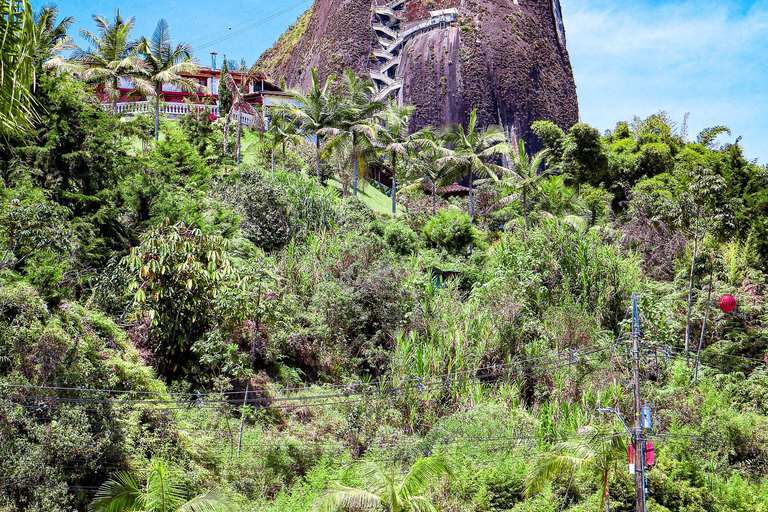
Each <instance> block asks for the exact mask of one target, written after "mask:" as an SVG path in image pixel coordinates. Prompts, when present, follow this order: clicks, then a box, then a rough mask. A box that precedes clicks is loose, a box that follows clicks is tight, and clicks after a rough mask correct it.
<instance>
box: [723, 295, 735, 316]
mask: <svg viewBox="0 0 768 512" xmlns="http://www.w3.org/2000/svg"><path fill="white" fill-rule="evenodd" d="M720 309H722V310H723V311H724V312H726V313H732V312H733V311H735V310H736V299H735V298H734V296H733V295H723V296H722V297H720Z"/></svg>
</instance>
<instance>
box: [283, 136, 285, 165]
mask: <svg viewBox="0 0 768 512" xmlns="http://www.w3.org/2000/svg"><path fill="white" fill-rule="evenodd" d="M283 172H285V141H283Z"/></svg>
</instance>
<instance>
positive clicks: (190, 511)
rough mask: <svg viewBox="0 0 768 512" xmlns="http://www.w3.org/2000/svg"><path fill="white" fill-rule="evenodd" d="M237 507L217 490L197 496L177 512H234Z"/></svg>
mask: <svg viewBox="0 0 768 512" xmlns="http://www.w3.org/2000/svg"><path fill="white" fill-rule="evenodd" d="M234 510H235V507H234V506H233V505H232V504H231V503H230V502H229V500H228V498H227V497H226V495H224V493H222V492H221V491H219V490H217V489H213V490H210V491H208V492H206V493H204V494H201V495H200V496H196V497H194V498H192V499H191V500H189V501H188V502H186V503H184V504H183V505H181V506H180V507H179V508H178V509H177V510H176V512H233V511H234Z"/></svg>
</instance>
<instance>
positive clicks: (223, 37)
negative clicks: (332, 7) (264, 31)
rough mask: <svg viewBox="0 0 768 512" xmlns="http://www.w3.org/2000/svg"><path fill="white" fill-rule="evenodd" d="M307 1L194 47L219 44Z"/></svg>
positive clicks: (306, 0) (294, 4)
mask: <svg viewBox="0 0 768 512" xmlns="http://www.w3.org/2000/svg"><path fill="white" fill-rule="evenodd" d="M309 1H310V0H299V1H298V2H296V3H293V4H291V5H289V6H288V7H286V8H284V9H281V10H280V11H277V12H275V13H274V14H271V15H269V16H267V17H266V18H262V19H261V20H259V21H257V22H255V23H252V24H250V25H248V26H246V27H244V28H241V29H239V30H236V31H234V32H231V33H228V34H227V35H225V36H221V37H219V38H217V39H214V40H212V41H209V42H207V43H203V44H201V45H199V46H198V47H197V48H196V50H198V51H199V50H203V49H205V48H209V47H211V46H214V45H216V44H219V43H221V42H223V41H226V40H227V39H231V38H233V37H235V36H237V35H240V34H243V33H245V32H248V31H250V30H252V29H254V28H256V27H259V26H261V25H264V24H265V23H268V22H270V21H272V20H274V19H276V18H278V17H280V16H282V15H283V14H285V13H287V12H289V11H292V10H293V9H295V8H297V7H299V6H300V5H302V4H306V3H308V2H309Z"/></svg>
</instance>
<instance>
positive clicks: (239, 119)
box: [235, 106, 243, 172]
mask: <svg viewBox="0 0 768 512" xmlns="http://www.w3.org/2000/svg"><path fill="white" fill-rule="evenodd" d="M242 133H243V109H242V106H238V109H237V147H236V148H235V156H236V158H237V171H238V172H240V159H241V155H240V137H241V135H242Z"/></svg>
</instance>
